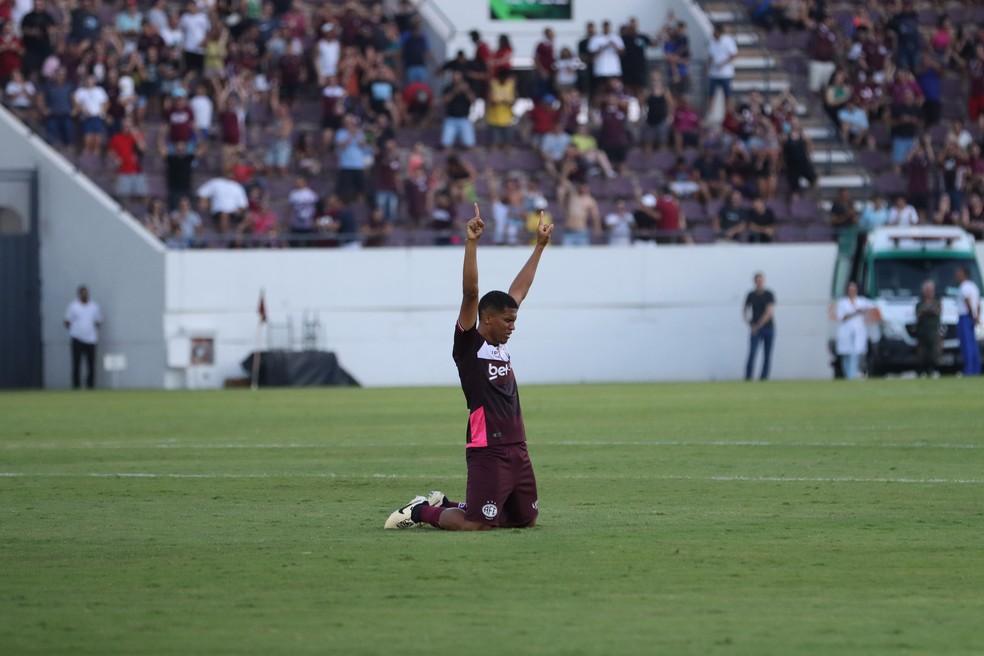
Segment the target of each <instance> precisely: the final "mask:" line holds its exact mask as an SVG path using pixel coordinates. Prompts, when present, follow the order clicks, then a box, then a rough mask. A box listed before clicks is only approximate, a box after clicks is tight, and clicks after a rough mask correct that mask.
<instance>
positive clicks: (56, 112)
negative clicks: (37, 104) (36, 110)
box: [41, 67, 75, 146]
mask: <svg viewBox="0 0 984 656" xmlns="http://www.w3.org/2000/svg"><path fill="white" fill-rule="evenodd" d="M74 92H75V87H73V86H72V84H71V83H69V81H68V79H67V78H66V75H65V69H64V68H62V67H59V68H58V70H56V71H55V77H54V79H52V80H50V81H48V82H46V83H45V84H44V86H43V87H42V89H41V116H42V118H43V120H44V128H45V132H47V134H48V139H49V140H50V141H51V142H52V143H55V144H61V145H62V146H71V145H73V144H74V143H75V123H74V120H73V118H72V97H73V95H74Z"/></svg>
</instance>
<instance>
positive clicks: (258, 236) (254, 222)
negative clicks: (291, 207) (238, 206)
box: [236, 187, 280, 246]
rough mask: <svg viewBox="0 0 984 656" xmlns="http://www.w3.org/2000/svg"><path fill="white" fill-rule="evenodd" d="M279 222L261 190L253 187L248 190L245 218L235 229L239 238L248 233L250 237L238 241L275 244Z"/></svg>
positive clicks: (261, 244) (255, 244)
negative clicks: (247, 205) (247, 206)
mask: <svg viewBox="0 0 984 656" xmlns="http://www.w3.org/2000/svg"><path fill="white" fill-rule="evenodd" d="M279 223H280V221H279V220H278V219H277V215H276V213H275V212H274V211H273V210H272V209H270V207H269V206H268V205H267V203H266V199H265V198H264V195H263V190H262V189H260V188H259V187H253V188H252V189H251V190H250V192H249V209H248V210H247V212H246V218H245V219H244V220H243V222H242V223H241V224H240V225H239V227H238V228H237V229H236V234H237V235H239V237H240V238H242V236H243V235H249V236H250V237H252V239H249V240H247V241H246V242H241V241H240V243H245V244H246V245H252V246H276V245H277V243H276V239H277V235H278V233H279Z"/></svg>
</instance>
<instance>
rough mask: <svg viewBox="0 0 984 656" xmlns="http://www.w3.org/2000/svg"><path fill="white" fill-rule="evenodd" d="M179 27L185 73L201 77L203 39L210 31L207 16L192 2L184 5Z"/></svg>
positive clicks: (203, 55)
mask: <svg viewBox="0 0 984 656" xmlns="http://www.w3.org/2000/svg"><path fill="white" fill-rule="evenodd" d="M179 26H180V27H181V37H182V38H181V48H182V51H183V57H184V68H185V71H187V72H191V73H196V74H198V75H201V74H202V73H203V72H204V70H205V39H206V37H207V36H208V33H209V31H210V30H211V23H210V22H209V20H208V16H207V15H205V13H204V12H202V11H201V10H200V9H199V8H198V3H197V2H194V1H193V0H192V1H191V2H188V4H187V5H185V12H184V13H183V14H181V20H180V22H179Z"/></svg>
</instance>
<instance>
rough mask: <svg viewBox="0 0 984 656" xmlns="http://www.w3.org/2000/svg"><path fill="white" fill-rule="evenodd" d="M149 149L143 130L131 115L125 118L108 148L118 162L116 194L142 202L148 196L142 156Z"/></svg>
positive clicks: (122, 197) (119, 196)
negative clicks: (141, 160) (137, 126)
mask: <svg viewBox="0 0 984 656" xmlns="http://www.w3.org/2000/svg"><path fill="white" fill-rule="evenodd" d="M146 149H147V143H146V141H145V140H144V135H143V132H141V131H140V130H139V129H137V128H136V127H135V126H134V125H133V119H131V118H130V117H129V116H127V117H126V118H124V119H123V125H122V127H121V129H120V131H119V132H117V133H116V134H114V135H113V137H112V138H111V139H110V140H109V144H108V145H107V150H108V151H109V154H110V156H111V157H112V159H113V161H115V162H116V196H117V197H118V198H121V199H131V200H137V201H140V202H142V201H143V200H144V199H145V198H146V197H147V178H146V176H145V175H144V172H143V166H142V165H141V163H140V158H141V157H142V156H143V153H144V151H145V150H146Z"/></svg>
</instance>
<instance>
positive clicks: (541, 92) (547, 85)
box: [533, 27, 557, 98]
mask: <svg viewBox="0 0 984 656" xmlns="http://www.w3.org/2000/svg"><path fill="white" fill-rule="evenodd" d="M556 61H557V57H556V55H555V54H554V31H553V30H552V29H550V28H549V27H548V28H546V29H545V30H543V41H540V42H539V43H538V44H536V50H534V51H533V69H534V71H535V73H536V88H535V90H534V92H533V96H534V98H539V97H540V96H545V95H547V94H553V93H556V91H555V90H554V69H555V65H556Z"/></svg>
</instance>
